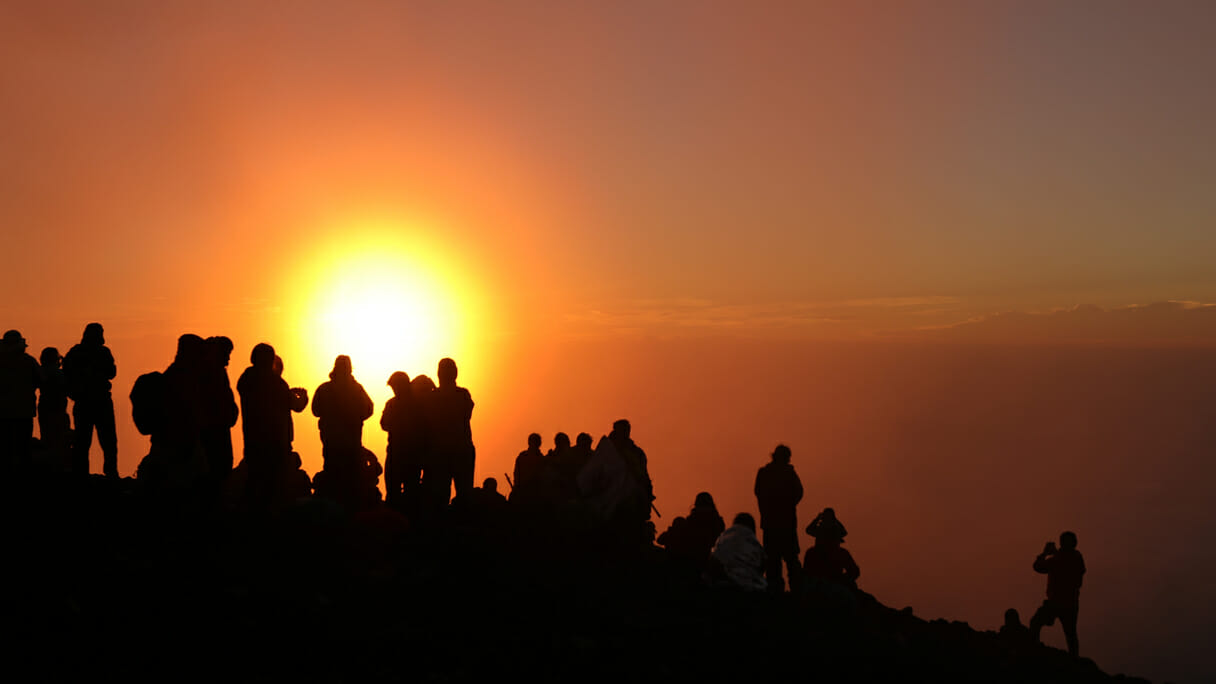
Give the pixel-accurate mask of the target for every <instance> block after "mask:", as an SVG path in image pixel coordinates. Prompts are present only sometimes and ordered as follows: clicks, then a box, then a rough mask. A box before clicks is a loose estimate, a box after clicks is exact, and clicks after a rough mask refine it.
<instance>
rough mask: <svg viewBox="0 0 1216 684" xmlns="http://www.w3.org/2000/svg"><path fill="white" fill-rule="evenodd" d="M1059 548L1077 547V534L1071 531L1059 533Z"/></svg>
mask: <svg viewBox="0 0 1216 684" xmlns="http://www.w3.org/2000/svg"><path fill="white" fill-rule="evenodd" d="M1060 548H1061V549H1075V548H1077V535H1076V534H1075V533H1073V532H1061V533H1060Z"/></svg>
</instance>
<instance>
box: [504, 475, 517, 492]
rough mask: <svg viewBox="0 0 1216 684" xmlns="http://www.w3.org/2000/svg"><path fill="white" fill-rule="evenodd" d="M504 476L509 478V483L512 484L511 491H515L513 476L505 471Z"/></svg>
mask: <svg viewBox="0 0 1216 684" xmlns="http://www.w3.org/2000/svg"><path fill="white" fill-rule="evenodd" d="M502 476H503V477H505V478H507V484H508V485H510V487H511V491H515V483H514V482H512V481H511V476H510V475H508V474H506V473H503V474H502Z"/></svg>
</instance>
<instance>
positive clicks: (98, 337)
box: [80, 323, 106, 344]
mask: <svg viewBox="0 0 1216 684" xmlns="http://www.w3.org/2000/svg"><path fill="white" fill-rule="evenodd" d="M80 341H81V342H82V343H83V344H105V343H106V335H105V330H103V329H102V327H101V324H100V323H90V324H88V325H86V326H85V327H84V334H83V335H81V336H80Z"/></svg>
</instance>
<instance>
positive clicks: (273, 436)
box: [236, 342, 308, 508]
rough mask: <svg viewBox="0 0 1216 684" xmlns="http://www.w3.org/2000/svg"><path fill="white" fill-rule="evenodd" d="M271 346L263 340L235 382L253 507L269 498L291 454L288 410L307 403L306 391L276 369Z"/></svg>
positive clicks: (285, 469) (273, 492)
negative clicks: (285, 379)
mask: <svg viewBox="0 0 1216 684" xmlns="http://www.w3.org/2000/svg"><path fill="white" fill-rule="evenodd" d="M275 359H276V357H275V354H274V347H272V346H270V345H269V344H266V343H265V342H263V343H260V344H258V345H257V346H255V347H254V348H253V351H252V352H251V353H250V354H249V362H250V366H249V368H246V369H245V372H243V373H241V377H240V379H239V380H237V381H236V391H237V394H238V395H240V397H241V433H242V434H243V435H244V438H245V467H246V468H247V472H248V480H247V484H246V498H247V499H248V502H249V504H250V505H251V506H252V507H255V508H261V507H265V506H267V505H268V504H270V503H271V501H272V500H273V498H274V496H275V493H276V489H277V485H278V483H279V480H280V479H281V478H283V477H284V476H285V475H286V473H287V470H288V469H287V466H288V463H289V460H288V459H289V457H290V455H291V439H292V434H293V430H292V423H291V413H292V411H294V412H296V413H299V412H301V411H303V410H304V407H305V406H307V405H308V392H307V391H306V390H304V389H300V388H289V387H288V386H287V382H286V381H284V380H283V378H282V377H281V376H280V374H279V371H278V370H277V369H276V364H275Z"/></svg>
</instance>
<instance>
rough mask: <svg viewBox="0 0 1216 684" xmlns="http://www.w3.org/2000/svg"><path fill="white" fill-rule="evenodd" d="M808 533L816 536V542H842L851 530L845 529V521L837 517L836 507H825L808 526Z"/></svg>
mask: <svg viewBox="0 0 1216 684" xmlns="http://www.w3.org/2000/svg"><path fill="white" fill-rule="evenodd" d="M806 533H807V534H809V535H810V536H812V537H814V538H815V541H816V543H830V542H835V543H836V544H840V543H841V542H843V541H844V538H845V537H847V536H848V534H849V531H848V530H846V529H845V527H844V523H842V522H840V519H839V518H837V517H836V510H835V509H834V508H825V509H823V511H821V512H820V513H819V515H817V516H815V519H814V520H812V521H811V524H810V525H807V526H806Z"/></svg>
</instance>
